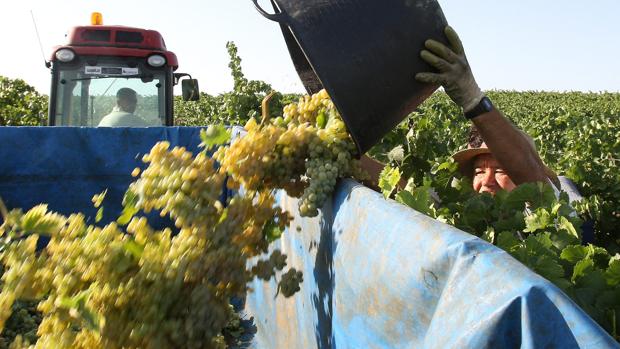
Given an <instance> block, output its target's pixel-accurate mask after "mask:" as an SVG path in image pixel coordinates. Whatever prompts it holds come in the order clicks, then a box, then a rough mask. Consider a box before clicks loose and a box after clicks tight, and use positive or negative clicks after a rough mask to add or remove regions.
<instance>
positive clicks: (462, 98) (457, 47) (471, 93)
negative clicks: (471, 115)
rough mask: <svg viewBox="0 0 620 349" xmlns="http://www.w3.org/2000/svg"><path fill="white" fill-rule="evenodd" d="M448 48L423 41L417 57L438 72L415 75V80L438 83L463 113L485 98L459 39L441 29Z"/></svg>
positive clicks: (448, 27) (455, 35) (452, 30)
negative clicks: (446, 39)
mask: <svg viewBox="0 0 620 349" xmlns="http://www.w3.org/2000/svg"><path fill="white" fill-rule="evenodd" d="M444 32H445V34H446V37H447V38H448V42H449V43H450V47H446V46H445V45H444V44H442V43H440V42H438V41H435V40H426V42H425V43H424V46H425V47H426V48H427V49H426V50H422V52H421V53H420V56H421V57H422V59H423V60H425V61H426V62H428V64H430V65H432V66H433V67H435V68H437V70H439V73H418V74H416V76H415V79H416V80H418V81H420V82H426V83H433V84H440V85H442V86H443V88H444V89H445V91H446V93H447V94H448V96H450V98H451V99H452V100H453V101H454V102H455V103H456V104H458V105H459V106H461V107H463V110H464V111H465V112H467V111H469V110H471V109H473V108H474V107H475V106H476V105H477V104H478V103H479V102H480V100H481V99H482V97H484V94H483V93H482V91H480V88H479V87H478V84H476V80H475V79H474V75H473V74H472V72H471V69H470V67H469V63H467V57H465V50H464V49H463V44H462V43H461V39H459V36H458V35H457V34H456V32H455V31H454V29H452V27H450V26H446V28H445V30H444Z"/></svg>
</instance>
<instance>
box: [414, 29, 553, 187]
mask: <svg viewBox="0 0 620 349" xmlns="http://www.w3.org/2000/svg"><path fill="white" fill-rule="evenodd" d="M445 34H446V37H447V39H448V42H449V43H450V47H447V46H445V45H444V44H442V43H440V42H438V41H435V40H427V41H426V42H425V47H426V49H425V50H422V52H421V53H420V56H421V57H422V59H424V60H425V61H426V62H428V63H429V64H430V65H431V66H433V67H435V68H436V69H437V70H438V71H439V72H437V73H419V74H417V75H416V77H415V78H416V80H418V81H421V82H426V83H433V84H440V85H442V86H443V88H444V90H445V91H446V93H447V94H448V96H450V98H451V99H452V100H453V101H454V102H455V103H456V104H458V105H459V106H461V107H462V108H463V111H464V112H469V111H471V110H474V108H476V107H477V106H478V104H479V103H480V101H481V100H482V98H483V97H484V94H483V93H482V91H481V90H480V88H479V87H478V84H477V83H476V80H475V79H474V76H473V74H472V72H471V68H470V66H469V63H468V62H467V57H466V56H465V50H464V49H463V44H462V43H461V40H460V39H459V37H458V35H457V34H456V32H455V31H454V29H452V28H451V27H449V26H448V27H446V29H445ZM471 120H472V122H473V123H474V125H476V128H478V131H479V132H480V134H481V136H482V138H483V139H484V141H485V143H486V145H487V146H488V147H489V150H491V153H492V154H493V156H494V157H495V158H496V159H497V161H498V162H499V163H500V164H501V165H502V166H503V167H504V169H505V170H506V172H507V173H508V175H509V176H510V178H511V179H512V181H513V182H514V183H515V184H517V185H519V184H521V183H525V182H537V181H547V177H546V175H545V172H544V167H543V163H542V160H541V159H540V157H539V156H538V153H537V152H536V149H534V148H533V147H532V146H530V144H529V143H528V141H527V139H525V137H523V135H522V134H521V132H520V131H519V130H518V129H517V128H516V127H515V126H514V125H513V124H512V123H511V122H510V120H508V119H507V118H506V117H505V116H504V115H503V114H502V113H501V112H500V111H499V110H497V109H495V108H493V109H492V110H490V111H488V112H485V113H483V114H480V115H478V116H475V117H473V118H472V119H471Z"/></svg>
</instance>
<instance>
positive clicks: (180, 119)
mask: <svg viewBox="0 0 620 349" xmlns="http://www.w3.org/2000/svg"><path fill="white" fill-rule="evenodd" d="M226 48H227V50H228V55H229V56H230V63H229V64H228V67H229V68H230V71H231V75H232V77H233V82H234V85H233V86H234V87H233V90H232V91H229V92H225V93H222V94H220V95H218V96H211V95H209V94H206V93H201V96H200V101H198V102H185V101H183V100H182V99H181V98H180V97H175V101H174V110H175V119H176V124H177V125H180V126H190V125H191V126H202V125H213V124H226V125H245V123H246V122H247V121H248V120H249V119H250V118H252V117H254V118H256V119H257V120H258V119H260V117H259V115H260V114H261V102H262V100H263V98H265V96H266V95H267V94H269V93H270V92H271V91H272V90H273V88H272V87H271V85H269V84H267V83H265V82H263V81H257V80H248V79H247V78H246V77H245V75H244V74H243V71H242V69H241V58H240V57H239V55H238V51H237V46H236V45H235V44H234V43H233V42H228V43H227V44H226ZM298 97H299V95H297V94H282V93H279V92H278V93H276V94H275V95H274V96H273V98H272V99H271V102H270V105H271V108H270V114H271V115H270V117H272V118H276V117H278V116H281V113H282V109H283V108H284V106H285V105H287V104H289V103H291V102H293V101H295V100H296V99H297V98H298Z"/></svg>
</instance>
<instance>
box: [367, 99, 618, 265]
mask: <svg viewBox="0 0 620 349" xmlns="http://www.w3.org/2000/svg"><path fill="white" fill-rule="evenodd" d="M487 94H488V95H489V96H490V98H491V99H492V100H493V103H494V104H495V105H496V106H497V107H498V109H500V110H501V111H502V112H503V113H504V114H505V115H506V116H507V117H508V118H510V119H511V120H512V121H513V122H514V123H515V124H516V125H517V126H519V127H520V128H521V129H523V130H524V131H526V132H527V133H528V134H530V135H531V136H532V137H533V138H534V140H535V142H536V146H537V148H538V151H539V153H540V155H541V157H542V158H543V160H544V162H545V163H546V164H547V165H548V166H549V167H551V168H552V169H553V170H555V171H556V173H557V174H558V175H563V176H566V177H568V178H570V179H571V180H572V181H573V182H574V183H575V184H576V185H577V188H578V189H579V191H580V193H581V194H582V195H583V196H584V197H585V198H586V199H585V200H584V201H583V202H581V203H579V204H575V208H576V209H577V211H578V213H579V215H580V216H581V217H582V218H583V219H584V220H592V221H593V222H594V228H595V243H596V244H597V245H601V246H605V247H606V248H608V249H609V250H610V251H612V252H614V253H615V252H620V247H619V246H620V171H618V164H619V163H620V157H619V154H620V117H619V116H620V94H617V93H581V92H570V93H555V92H514V91H510V92H509V91H489V92H487ZM468 132H469V124H468V123H467V122H466V121H465V120H464V118H463V117H461V111H460V110H459V108H458V107H457V106H456V105H455V104H454V103H452V102H451V101H450V99H449V98H448V96H447V95H445V93H442V92H437V93H435V94H433V95H432V96H431V97H430V98H429V99H428V100H427V101H426V102H424V103H423V104H422V105H421V106H420V107H419V108H418V109H417V110H416V111H415V112H413V113H412V114H411V115H410V116H409V117H408V118H407V119H405V120H404V121H403V122H402V123H401V124H400V125H398V126H397V127H396V128H395V129H394V130H393V131H392V132H390V133H389V134H388V135H386V136H385V137H384V138H383V140H382V141H381V142H380V143H379V144H377V145H376V146H375V147H374V148H373V149H372V150H371V151H370V154H371V155H372V156H373V157H375V158H377V159H378V160H381V161H384V162H388V161H389V160H391V159H390V158H389V154H390V152H391V151H392V150H393V149H394V148H395V147H397V146H401V147H402V149H403V150H404V154H403V158H404V159H403V161H402V163H401V164H400V166H399V167H400V170H401V171H402V175H403V177H405V178H412V179H413V182H414V183H415V184H416V185H418V186H419V185H422V181H423V179H424V177H425V176H426V175H427V174H429V173H433V172H435V171H436V170H437V169H438V167H439V166H441V165H443V166H450V163H451V159H450V155H451V154H453V153H454V152H456V151H457V150H459V149H462V148H463V147H464V145H465V143H466V142H467V135H468ZM449 180H451V177H448V178H444V181H443V182H442V183H441V185H443V186H446V185H447V184H449V183H448V182H447V181H449ZM448 194H449V193H448ZM454 199H456V198H455V197H451V196H449V197H447V198H443V197H442V200H445V201H448V202H451V201H452V200H454Z"/></svg>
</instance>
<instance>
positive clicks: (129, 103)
mask: <svg viewBox="0 0 620 349" xmlns="http://www.w3.org/2000/svg"><path fill="white" fill-rule="evenodd" d="M137 104H138V95H137V93H136V91H134V90H132V89H130V88H128V87H123V88H120V89H119V90H118V91H117V92H116V106H115V107H114V109H112V112H111V113H110V114H108V115H106V116H104V117H103V119H101V121H100V122H99V125H98V126H99V127H146V126H148V124H147V123H146V121H144V120H143V119H142V118H141V117H139V116H137V115H134V112H135V111H136V106H137Z"/></svg>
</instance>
